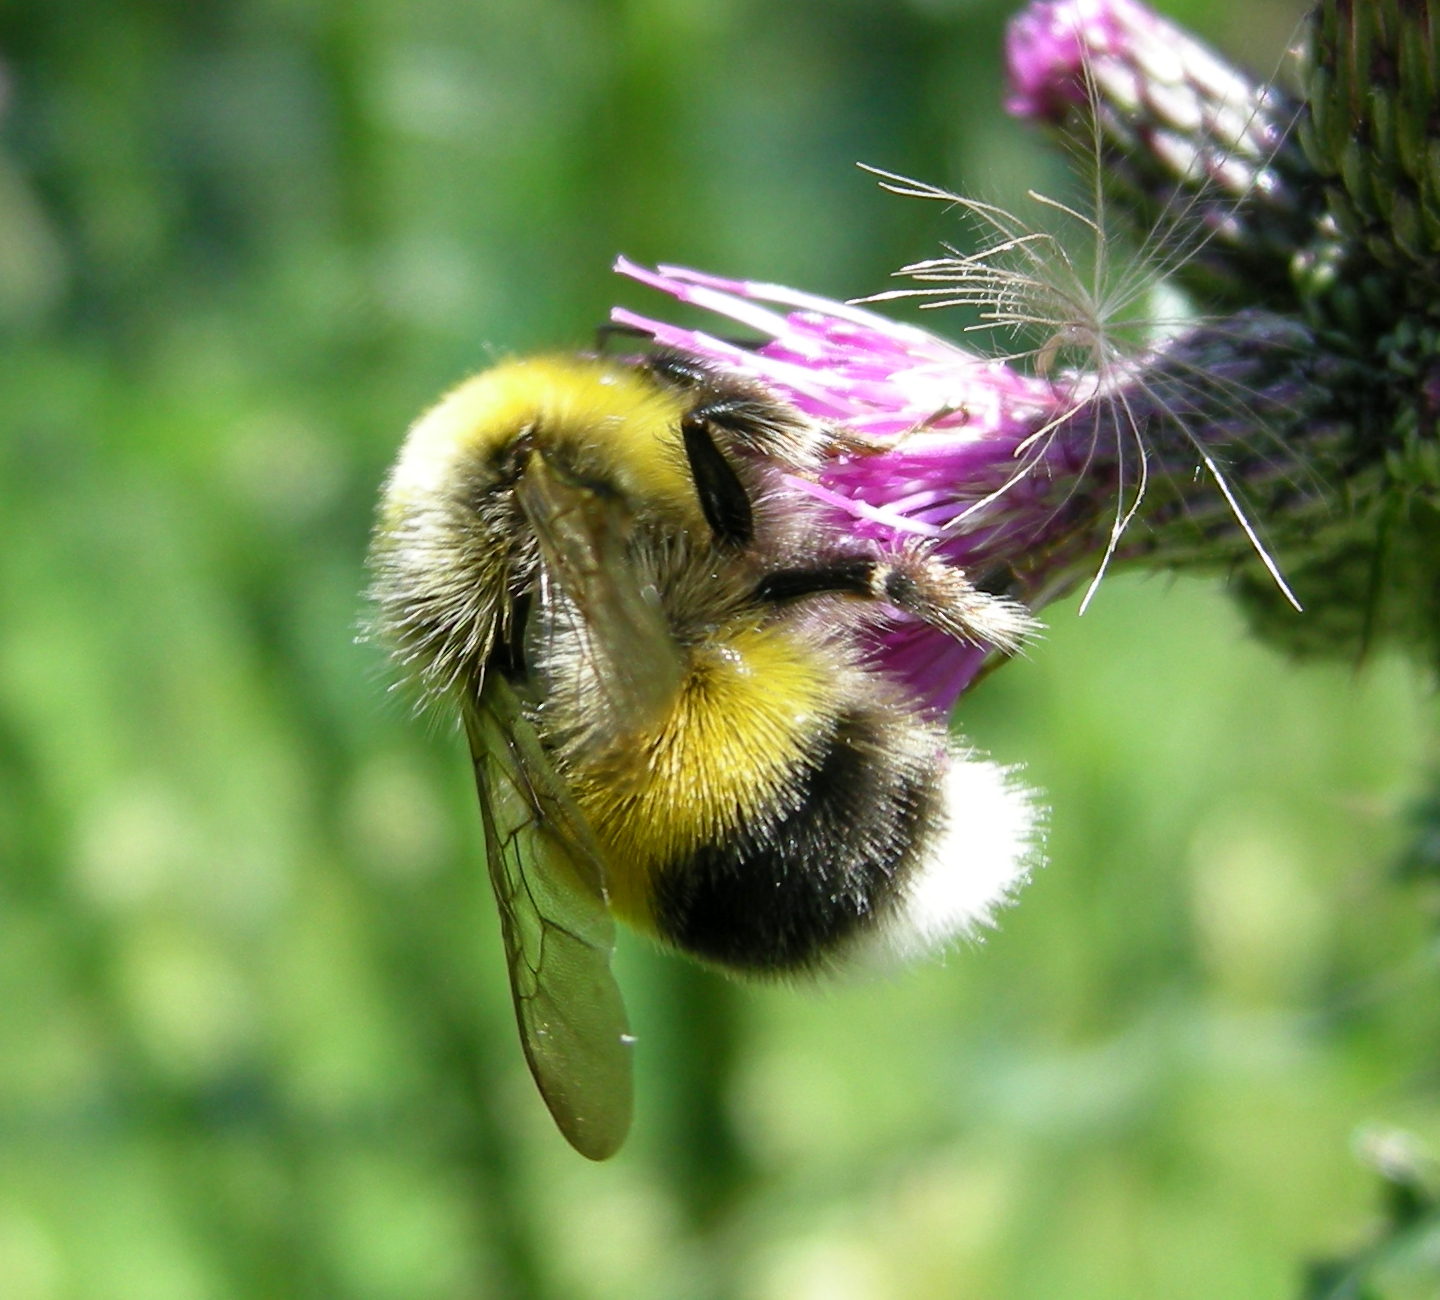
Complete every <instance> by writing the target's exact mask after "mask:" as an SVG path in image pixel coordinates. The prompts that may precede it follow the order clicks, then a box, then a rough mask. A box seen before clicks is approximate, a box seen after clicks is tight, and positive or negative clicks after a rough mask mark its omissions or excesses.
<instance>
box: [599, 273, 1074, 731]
mask: <svg viewBox="0 0 1440 1300" xmlns="http://www.w3.org/2000/svg"><path fill="white" fill-rule="evenodd" d="M616 269H617V270H619V271H620V272H622V273H623V274H625V275H628V276H630V277H631V278H633V279H636V280H639V281H640V282H641V283H643V284H648V285H650V286H651V287H653V288H656V289H659V290H661V291H662V292H665V293H668V294H670V295H672V296H673V297H675V298H677V299H678V300H680V301H681V302H686V303H690V304H693V305H695V306H698V307H702V308H705V309H706V310H708V311H712V312H715V313H716V314H718V315H721V316H724V317H727V318H729V319H730V320H732V321H735V322H737V323H739V324H742V325H745V326H748V327H749V328H751V329H754V330H757V331H759V332H760V333H761V334H763V335H765V336H767V341H766V342H764V343H763V344H761V345H760V346H759V347H757V348H754V349H750V348H744V347H740V346H737V345H736V344H734V343H728V342H726V341H724V340H722V339H720V338H718V337H715V336H714V335H711V334H707V333H705V332H703V331H700V330H692V329H683V328H680V327H678V326H674V325H669V324H666V323H664V322H662V321H657V320H652V319H649V318H647V317H643V316H639V315H636V314H635V313H634V312H631V311H627V310H625V309H624V308H616V309H615V310H614V311H613V312H612V318H613V319H614V320H615V322H616V323H617V324H621V325H625V326H628V327H632V328H635V329H639V330H642V331H643V332H645V333H646V334H648V335H649V336H650V337H652V338H653V339H654V340H655V341H656V342H657V343H659V344H661V345H662V346H664V347H669V348H676V349H679V350H681V351H684V352H686V353H689V354H691V355H694V356H697V357H701V358H704V359H705V360H707V361H711V362H714V363H717V364H719V365H722V366H724V367H725V368H726V369H729V370H733V371H736V372H738V373H740V374H744V375H746V376H748V377H750V378H753V379H758V380H761V381H762V382H764V383H765V384H767V385H768V386H769V387H771V388H772V389H774V390H775V391H776V392H778V393H780V394H781V395H782V396H784V397H786V398H788V399H789V400H790V401H791V402H793V403H794V404H795V405H796V406H798V407H799V408H800V409H801V410H803V411H805V412H806V413H807V414H808V415H811V416H814V417H815V418H817V419H820V420H824V421H827V422H830V423H835V424H839V425H843V426H844V427H846V428H848V429H851V430H854V431H856V432H860V433H863V434H866V435H869V436H871V437H874V438H880V439H886V440H888V441H890V443H891V445H889V446H887V447H885V448H884V449H883V450H880V451H878V452H875V453H873V454H859V455H853V456H849V457H846V458H843V459H840V460H837V461H835V462H833V463H831V464H830V465H828V466H826V467H825V468H824V469H823V470H822V471H821V472H820V473H819V474H818V475H817V476H816V477H815V478H814V479H813V480H812V479H805V478H800V477H798V476H796V477H792V478H791V480H790V481H791V483H792V484H793V486H794V487H795V488H796V489H797V490H799V491H803V492H807V493H809V494H810V495H812V496H814V497H816V498H818V499H819V500H820V501H822V502H823V503H824V504H825V505H827V506H828V507H830V510H831V511H832V512H833V516H834V519H835V522H836V524H837V525H838V526H840V527H842V528H844V529H845V530H846V531H848V532H850V533H851V534H853V535H858V536H861V537H865V538H867V539H869V540H871V541H872V542H874V543H875V544H876V545H877V546H878V547H880V548H882V549H891V550H896V549H900V548H902V547H906V546H914V545H924V546H929V547H933V548H934V549H935V551H936V552H938V553H939V554H940V555H942V556H943V557H944V558H945V559H946V560H948V561H949V562H950V563H951V564H953V565H955V566H956V567H957V568H959V569H961V570H962V571H963V572H965V573H966V574H967V575H969V576H970V577H971V578H972V580H979V581H982V582H986V581H987V580H988V583H987V585H993V583H994V581H995V580H996V579H997V578H998V579H999V581H1000V582H1001V584H1002V585H1004V586H1005V587H1007V588H1009V587H1011V586H1014V585H1015V584H1016V582H1017V569H1018V568H1020V567H1022V566H1023V567H1024V568H1026V569H1027V571H1029V580H1028V581H1027V582H1025V583H1024V594H1025V597H1026V599H1027V600H1028V601H1029V602H1031V603H1039V600H1040V598H1041V595H1042V592H1043V586H1044V584H1043V582H1041V581H1037V578H1038V573H1037V571H1036V570H1035V567H1034V564H1033V560H1034V557H1036V556H1039V555H1044V554H1047V553H1049V552H1050V551H1051V550H1052V546H1053V543H1054V541H1055V540H1056V539H1057V538H1058V537H1059V536H1060V535H1062V534H1063V533H1064V532H1065V531H1066V529H1067V527H1068V526H1069V525H1070V524H1072V523H1073V520H1072V519H1071V516H1072V515H1073V513H1074V512H1073V511H1072V510H1070V509H1068V508H1067V498H1068V496H1069V494H1070V492H1071V490H1072V489H1073V487H1074V485H1075V483H1076V482H1077V481H1078V477H1079V475H1080V473H1081V471H1082V469H1083V468H1084V467H1085V466H1086V465H1087V463H1089V462H1090V461H1091V460H1092V459H1093V455H1092V453H1093V448H1091V447H1090V446H1089V445H1084V446H1081V445H1076V444H1075V443H1074V442H1073V441H1072V440H1070V439H1068V438H1066V437H1063V436H1054V435H1055V434H1056V433H1057V432H1058V426H1057V425H1056V423H1055V422H1056V421H1057V420H1058V419H1060V417H1062V416H1064V415H1065V414H1066V413H1067V412H1068V411H1069V409H1070V406H1069V404H1068V402H1067V400H1066V398H1067V395H1066V393H1065V392H1064V391H1063V390H1062V389H1060V388H1058V387H1057V386H1056V385H1054V384H1052V383H1051V382H1049V381H1047V380H1043V379H1036V378H1032V377H1029V376H1026V375H1022V374H1020V373H1019V372H1018V371H1016V370H1014V369H1013V368H1011V367H1009V366H1007V365H1005V364H1004V363H1002V362H999V361H993V360H988V359H986V358H984V357H981V356H979V355H978V354H976V353H974V352H971V351H968V350H966V349H964V348H961V347H958V346H956V345H955V344H953V343H949V342H946V341H945V340H943V339H941V338H938V337H936V336H935V335H933V334H930V333H928V332H927V331H925V330H922V329H917V328H916V327H915V326H912V325H905V324H900V323H898V322H895V321H890V320H887V319H885V318H884V317H883V316H880V315H878V314H876V313H874V312H871V311H867V310H865V309H863V308H860V307H856V306H853V305H849V304H844V303H838V302H832V301H829V300H828V299H824V298H819V297H816V296H814V295H811V294H805V293H801V292H798V291H796V290H793V289H787V288H784V287H782V286H780V285H772V284H759V283H756V282H753V281H745V280H726V279H721V278H719V277H716V276H709V275H704V274H701V273H700V272H696V271H689V270H685V269H684V268H681V267H673V266H662V267H661V268H659V270H658V271H649V270H646V269H644V268H642V267H639V266H636V265H635V264H634V263H632V262H629V261H627V260H625V259H623V258H622V259H621V260H620V261H619V262H618V263H617V264H616ZM765 304H772V305H775V306H781V307H788V308H791V309H792V310H790V311H788V312H786V313H783V314H782V313H781V312H777V311H774V310H772V307H771V306H769V305H765ZM877 651H878V654H879V657H880V659H881V661H882V662H883V664H884V665H885V667H886V668H887V669H888V670H889V671H890V672H891V673H892V674H893V675H895V676H897V677H898V678H900V679H901V680H903V681H905V682H906V683H907V684H908V685H909V686H910V687H911V688H912V689H913V690H914V692H915V693H916V694H917V695H918V696H919V697H920V698H921V699H923V700H924V701H925V702H926V703H927V704H928V705H930V706H931V707H932V708H934V709H936V710H937V711H941V712H944V711H948V710H949V709H950V708H951V707H952V706H953V705H954V703H955V701H956V699H958V698H959V696H960V694H961V692H962V691H963V690H964V689H965V687H966V686H967V685H969V683H970V682H971V680H972V679H973V678H974V676H975V674H976V672H977V671H978V670H979V668H980V666H981V665H982V664H983V662H984V661H985V659H986V657H987V655H988V654H989V653H990V647H984V646H973V645H966V644H964V643H962V642H959V641H956V640H954V639H953V638H951V637H950V636H948V635H946V634H945V633H943V632H940V631H937V630H936V629H935V628H933V627H931V626H929V625H927V624H925V623H922V622H920V621H919V620H918V619H906V618H902V617H899V616H897V617H896V619H895V620H894V622H893V623H892V625H891V626H890V628H889V629H888V630H887V631H885V632H884V633H883V634H882V637H881V641H880V644H879V646H878V647H877Z"/></svg>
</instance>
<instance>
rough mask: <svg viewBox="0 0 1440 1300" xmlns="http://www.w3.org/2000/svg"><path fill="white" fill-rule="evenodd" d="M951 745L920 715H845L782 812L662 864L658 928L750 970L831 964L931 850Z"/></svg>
mask: <svg viewBox="0 0 1440 1300" xmlns="http://www.w3.org/2000/svg"><path fill="white" fill-rule="evenodd" d="M906 732H912V733H914V732H918V734H911V735H906V734H904V733H906ZM942 753H943V749H942V742H941V741H940V739H939V738H938V736H937V737H932V736H930V735H929V734H928V731H927V730H926V729H925V728H917V727H916V726H915V724H914V722H913V720H906V721H903V722H902V721H900V720H898V719H897V718H895V717H894V716H893V715H889V714H886V713H883V712H879V711H874V710H865V711H861V710H856V711H854V712H851V713H849V714H846V715H842V716H841V718H840V719H839V720H838V723H837V725H836V727H835V728H834V730H833V731H832V732H830V733H829V735H828V737H827V738H826V739H825V740H823V741H821V742H819V743H818V744H817V745H816V750H815V752H814V753H813V754H810V755H807V758H808V760H809V761H808V762H807V763H806V764H805V765H804V766H803V768H802V769H801V773H802V774H801V775H800V777H799V778H798V779H797V781H796V782H795V783H794V784H793V785H792V786H791V788H790V789H789V790H787V792H786V798H785V799H784V806H783V807H782V808H781V809H780V810H779V811H777V812H775V813H772V815H771V816H769V817H762V818H759V819H757V822H758V824H756V825H753V826H750V825H747V826H744V827H741V828H739V829H738V830H737V832H736V833H734V834H733V835H731V836H730V837H728V838H725V839H722V840H717V841H715V842H712V843H709V844H705V845H703V846H702V847H701V848H700V849H699V850H698V851H697V852H695V853H694V854H693V855H691V856H690V857H688V858H687V859H686V860H685V861H683V862H676V863H672V864H671V865H670V866H668V867H667V868H665V869H663V870H661V871H660V872H659V873H658V876H657V878H656V881H655V900H654V901H655V923H656V928H657V930H658V932H659V934H660V935H661V937H662V938H664V939H665V940H666V941H668V942H669V943H672V944H674V945H675V946H676V947H678V948H680V949H682V950H684V951H686V952H689V953H691V954H693V955H695V956H697V957H699V958H701V959H703V960H706V961H711V962H715V963H717V964H719V965H722V966H727V967H730V968H731V969H733V970H736V971H741V972H748V973H752V974H765V973H772V974H784V973H786V972H798V971H803V970H806V969H810V968H814V967H816V966H821V965H824V964H825V963H826V961H827V959H830V958H833V957H835V956H837V955H838V953H839V951H840V949H842V948H843V947H844V946H845V945H846V943H847V941H849V940H850V939H852V938H853V937H854V936H855V935H856V934H857V933H859V932H860V931H861V930H862V929H863V928H865V926H866V924H867V922H870V921H873V920H874V919H875V918H876V917H877V916H879V915H881V914H882V913H883V912H884V911H885V909H886V907H887V905H888V904H889V903H890V902H891V900H892V899H894V897H895V896H896V894H897V890H898V889H899V888H900V887H901V885H902V883H903V881H904V880H905V878H906V876H907V875H908V873H909V869H910V868H911V867H912V866H913V865H914V864H916V863H917V862H919V861H920V860H921V859H922V858H923V856H924V853H925V850H926V848H927V847H928V845H929V842H930V840H931V838H932V836H933V833H934V831H935V830H936V828H937V827H938V825H939V824H940V804H941V792H940V779H941V778H940V772H941V767H940V762H939V758H938V756H939V755H940V754H942Z"/></svg>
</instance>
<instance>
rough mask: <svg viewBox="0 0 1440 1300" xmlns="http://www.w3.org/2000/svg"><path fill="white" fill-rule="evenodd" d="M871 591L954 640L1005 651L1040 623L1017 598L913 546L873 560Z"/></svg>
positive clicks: (1009, 651) (1018, 644)
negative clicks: (980, 584) (986, 586)
mask: <svg viewBox="0 0 1440 1300" xmlns="http://www.w3.org/2000/svg"><path fill="white" fill-rule="evenodd" d="M872 595H873V596H874V598H875V599H876V600H882V601H884V602H885V603H886V604H887V605H894V606H895V608H896V609H901V610H904V611H905V612H906V613H907V614H914V615H915V617H916V618H919V619H923V620H924V621H925V622H926V623H929V624H930V626H931V627H934V628H938V629H939V630H940V631H941V632H945V633H947V634H948V635H950V636H953V637H954V638H955V639H956V640H958V641H969V642H971V643H973V644H976V645H989V646H994V647H995V649H997V650H1000V651H1003V652H1004V653H1005V654H1015V653H1016V652H1017V651H1018V650H1019V649H1020V647H1021V646H1023V645H1024V644H1025V642H1026V641H1028V640H1029V639H1030V638H1031V637H1032V636H1034V634H1035V633H1036V632H1037V631H1038V630H1039V627H1040V624H1039V622H1038V621H1037V620H1036V618H1035V616H1034V615H1033V614H1032V613H1031V612H1030V611H1029V609H1028V608H1026V606H1025V605H1024V604H1022V603H1021V602H1020V601H1018V600H1015V599H1014V598H1013V597H1010V596H1005V595H997V594H995V593H993V592H989V591H986V590H984V589H983V588H981V587H978V586H976V584H975V583H973V582H971V581H970V579H969V578H968V577H966V576H965V573H964V571H963V570H962V569H958V568H956V567H955V566H954V565H951V564H946V563H945V561H944V560H942V559H941V558H940V557H939V556H938V555H935V554H934V553H933V552H929V551H925V550H921V549H919V548H914V547H912V548H909V549H907V550H903V551H898V552H895V553H894V554H893V555H889V556H886V557H885V558H884V559H881V560H877V561H876V562H875V574H874V578H873V587H872Z"/></svg>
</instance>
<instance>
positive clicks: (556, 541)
mask: <svg viewBox="0 0 1440 1300" xmlns="http://www.w3.org/2000/svg"><path fill="white" fill-rule="evenodd" d="M516 497H517V499H518V500H519V502H520V506H521V508H522V509H523V510H524V511H525V515H526V517H527V518H528V519H529V521H530V525H531V527H532V528H533V529H534V530H535V537H536V540H537V541H538V543H539V546H540V553H541V555H542V556H543V558H544V564H545V571H546V573H547V574H548V575H549V576H550V577H551V578H553V579H554V580H555V582H556V583H557V584H558V586H559V587H560V589H561V590H562V591H564V593H565V594H566V595H567V596H568V597H569V599H570V601H571V602H572V603H573V604H574V606H575V608H576V609H577V610H578V611H579V614H580V619H581V622H582V624H583V628H582V633H583V636H584V639H585V643H586V647H587V653H588V656H589V660H590V665H591V667H592V668H593V669H594V670H595V673H596V676H597V680H598V683H599V686H600V689H601V690H602V691H603V692H604V694H605V697H606V700H607V702H608V704H609V706H610V709H609V711H610V715H611V717H612V718H613V719H614V720H615V721H616V723H617V724H623V725H624V726H625V727H640V726H643V725H645V724H646V723H647V722H649V721H650V720H652V719H654V718H656V717H658V716H660V715H662V714H663V713H665V712H666V710H668V709H669V708H670V706H671V704H672V703H673V701H674V699H675V696H676V693H677V692H678V691H679V689H680V681H681V676H682V662H681V656H680V651H679V648H678V647H677V646H676V644H675V638H674V637H673V636H672V635H671V632H670V627H669V624H668V623H667V622H666V619H665V615H664V614H663V613H662V611H661V609H660V605H659V597H658V596H657V595H656V593H655V592H653V591H647V590H646V589H645V588H644V587H643V586H642V584H641V582H640V579H639V578H638V576H637V575H636V572H635V568H634V564H633V562H632V560H631V558H630V554H629V551H628V549H627V541H628V538H629V534H630V529H631V526H632V523H633V520H632V518H631V514H630V511H629V508H628V507H627V506H626V504H625V502H624V501H623V500H622V499H621V498H620V497H619V495H618V494H617V493H615V492H613V491H610V490H606V489H604V488H603V487H602V486H601V485H599V484H595V483H586V482H583V481H581V480H578V479H575V478H574V477H572V476H570V475H568V474H566V472H565V471H564V470H563V469H561V468H560V467H558V466H555V465H551V464H550V463H549V462H548V461H547V460H546V459H545V458H544V457H543V456H541V455H536V456H533V457H531V460H530V463H529V465H528V466H527V467H526V470H525V474H524V476H523V477H522V478H521V480H520V482H519V483H518V484H517V485H516ZM596 721H597V722H598V719H597V720H596ZM616 738H618V736H617V737H616Z"/></svg>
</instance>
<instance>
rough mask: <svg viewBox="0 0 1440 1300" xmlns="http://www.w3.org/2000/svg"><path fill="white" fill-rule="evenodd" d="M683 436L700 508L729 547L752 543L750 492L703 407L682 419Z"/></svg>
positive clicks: (721, 542)
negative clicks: (727, 458) (736, 470)
mask: <svg viewBox="0 0 1440 1300" xmlns="http://www.w3.org/2000/svg"><path fill="white" fill-rule="evenodd" d="M680 436H681V438H682V439H683V441H684V443H685V458H686V460H687V461H689V463H690V477H691V479H693V480H694V483H695V492H696V494H697V495H698V496H699V498H700V509H701V510H702V511H703V512H704V514H705V522H706V523H708V524H709V525H710V531H711V532H712V533H714V535H715V540H716V542H718V543H719V544H720V545H721V546H724V547H727V548H739V547H742V546H748V545H749V544H750V543H751V542H752V541H753V540H754V538H755V515H754V512H753V511H752V510H751V508H750V494H749V493H748V492H746V491H745V485H744V483H742V482H741V481H740V475H739V474H737V473H736V472H735V467H734V466H733V465H732V464H731V463H730V462H729V461H728V460H726V459H725V453H724V452H723V451H721V450H720V448H719V446H718V445H717V443H716V442H715V437H714V434H713V433H712V431H711V425H710V421H709V420H708V419H707V418H706V416H705V414H704V410H703V408H702V409H701V410H695V411H691V412H689V413H688V414H687V415H686V416H685V417H684V418H683V419H682V420H681V421H680Z"/></svg>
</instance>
